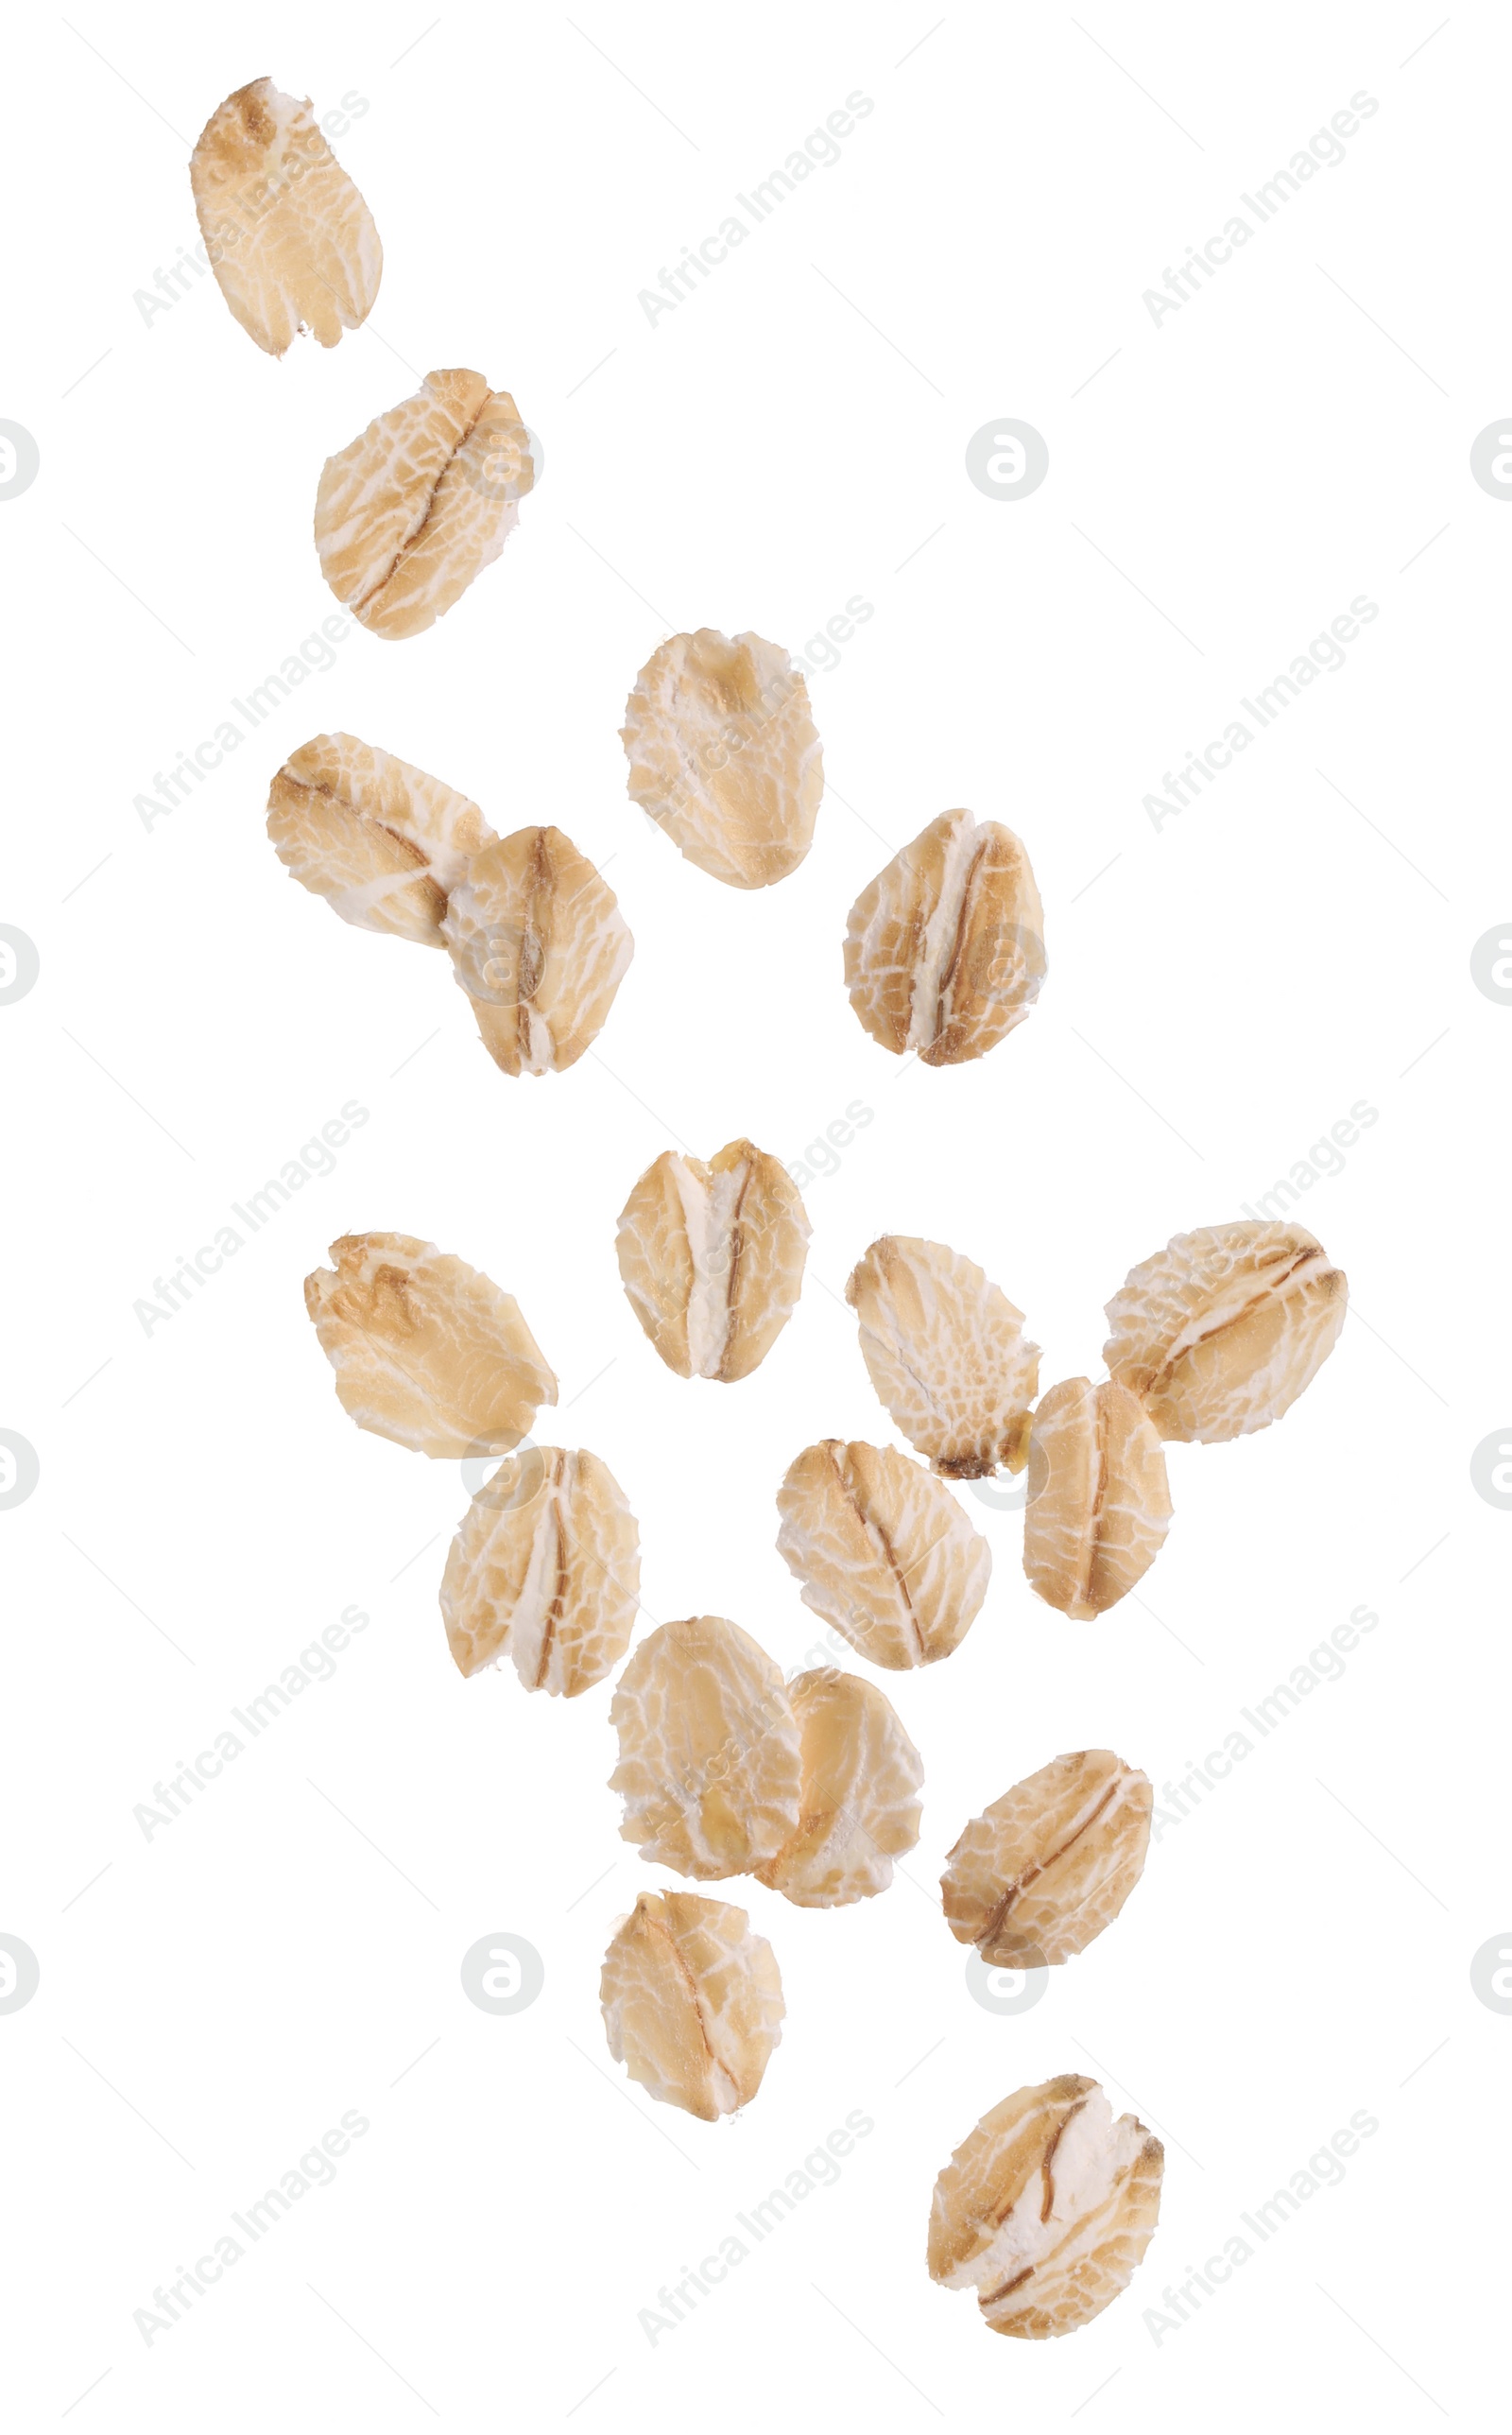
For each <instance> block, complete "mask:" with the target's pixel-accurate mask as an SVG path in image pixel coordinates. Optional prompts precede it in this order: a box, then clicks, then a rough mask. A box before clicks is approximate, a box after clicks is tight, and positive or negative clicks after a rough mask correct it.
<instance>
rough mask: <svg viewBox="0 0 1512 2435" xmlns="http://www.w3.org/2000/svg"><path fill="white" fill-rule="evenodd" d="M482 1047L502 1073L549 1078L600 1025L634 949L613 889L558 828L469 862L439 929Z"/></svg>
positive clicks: (524, 836)
mask: <svg viewBox="0 0 1512 2435" xmlns="http://www.w3.org/2000/svg"><path fill="white" fill-rule="evenodd" d="M442 930H443V933H444V937H445V942H446V944H447V946H449V947H450V949H451V951H452V962H453V965H454V966H455V974H456V979H457V982H458V985H459V986H460V988H461V989H462V990H463V992H464V993H465V994H466V996H467V997H468V999H469V1001H470V1002H471V1004H472V1012H473V1014H474V1016H475V1017H476V1020H477V1027H478V1029H479V1031H480V1032H481V1033H482V1035H483V1045H484V1046H485V1047H486V1048H487V1050H488V1052H489V1055H490V1057H491V1058H492V1060H493V1062H494V1063H495V1064H496V1065H499V1066H502V1067H503V1069H504V1071H505V1073H507V1074H560V1073H564V1072H565V1071H566V1069H567V1067H568V1066H569V1065H576V1062H577V1060H578V1059H579V1057H581V1055H582V1054H583V1051H584V1049H585V1048H588V1047H589V1046H591V1045H592V1044H593V1041H595V1040H596V1039H597V1038H598V1035H599V1033H600V1032H601V1031H602V1029H603V1028H604V1024H605V1021H606V1019H607V1017H608V1014H609V1010H610V1007H611V1006H612V1004H613V1002H614V993H615V991H616V990H617V989H618V988H619V985H620V982H621V981H622V980H623V979H624V977H625V975H626V972H627V970H628V967H629V962H630V958H631V957H632V955H633V954H634V952H635V942H634V941H633V940H632V939H631V937H630V933H629V928H628V925H627V923H626V920H625V917H624V915H623V914H622V913H621V911H620V908H619V904H618V901H617V899H616V897H615V895H614V891H613V889H610V888H609V887H607V886H606V885H605V883H604V881H603V880H602V879H601V878H600V877H599V875H598V872H596V871H595V870H594V868H593V864H592V863H591V862H590V861H589V860H588V857H587V855H582V854H579V853H578V851H577V848H576V846H575V845H574V843H573V841H572V839H571V838H568V837H564V836H563V835H562V833H561V831H560V829H553V828H536V829H517V830H516V831H515V833H514V835H513V837H507V838H498V839H497V840H496V841H495V842H494V843H493V844H491V845H490V846H488V847H487V848H486V849H485V850H484V851H483V852H482V853H480V854H476V855H473V857H472V862H471V863H470V865H469V867H468V870H467V872H466V875H465V877H464V878H463V879H462V881H461V883H460V885H459V886H458V887H456V888H455V889H453V891H452V895H451V899H450V902H449V904H448V907H447V911H446V917H445V920H444V922H443V924H442Z"/></svg>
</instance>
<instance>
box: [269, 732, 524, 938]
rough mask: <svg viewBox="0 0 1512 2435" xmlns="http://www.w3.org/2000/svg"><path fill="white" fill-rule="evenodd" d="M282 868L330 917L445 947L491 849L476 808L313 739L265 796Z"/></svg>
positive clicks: (355, 744)
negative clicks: (469, 879) (460, 889)
mask: <svg viewBox="0 0 1512 2435" xmlns="http://www.w3.org/2000/svg"><path fill="white" fill-rule="evenodd" d="M267 834H268V836H269V837H270V838H271V839H272V841H273V848H274V852H275V853H276V854H277V855H278V858H279V860H280V862H282V863H283V866H284V868H285V869H286V870H287V871H288V872H291V873H292V875H293V876H294V878H296V879H297V880H299V882H300V883H301V887H304V888H307V889H309V890H310V892H311V894H312V895H314V896H323V897H324V899H325V901H326V903H327V904H328V905H329V906H330V907H331V909H332V911H333V912H334V913H339V914H340V916H341V919H342V920H343V922H351V923H352V924H355V926H356V927H357V928H358V929H360V930H381V931H386V932H387V933H389V934H390V935H391V936H392V937H394V938H399V939H414V940H417V941H419V942H420V944H421V946H426V947H444V946H445V944H446V940H445V936H444V934H443V932H442V928H441V924H442V923H443V921H444V919H445V916H446V907H447V901H448V898H449V896H450V894H451V891H452V889H455V887H456V886H457V885H458V883H459V881H460V880H461V879H462V878H463V876H464V874H465V872H466V871H467V868H468V864H469V862H470V861H471V860H472V856H473V855H475V854H479V853H481V852H482V850H483V848H484V847H485V846H490V845H492V844H493V843H494V842H495V840H494V835H493V831H492V830H491V829H490V826H489V824H488V822H487V820H485V819H484V817H483V814H482V813H481V812H480V811H479V809H478V807H477V805H476V803H472V802H470V801H469V799H468V797H467V796H466V795H459V794H458V793H457V791H456V789H455V786H445V785H443V784H442V782H441V780H440V779H439V778H432V777H429V776H427V774H426V772H425V771H424V770H423V769H416V768H413V767H412V766H411V764H410V763H409V762H407V761H401V760H399V759H398V758H397V756H396V755H395V754H394V753H392V752H383V751H379V750H378V749H377V747H376V746H375V745H371V744H364V743H363V742H362V741H361V740H360V738H359V737H357V736H355V735H343V734H335V735H313V736H312V737H311V738H310V741H309V742H308V744H301V746H300V748H299V751H297V752H291V753H290V754H289V757H288V759H287V760H286V761H285V762H284V764H283V768H282V769H280V770H279V771H278V772H277V774H276V776H275V777H274V780H273V783H272V786H271V788H270V789H269V792H268V798H267Z"/></svg>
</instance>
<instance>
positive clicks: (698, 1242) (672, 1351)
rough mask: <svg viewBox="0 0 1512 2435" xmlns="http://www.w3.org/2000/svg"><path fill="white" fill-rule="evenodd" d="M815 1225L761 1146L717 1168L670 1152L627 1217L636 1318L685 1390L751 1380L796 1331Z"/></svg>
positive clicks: (726, 1157)
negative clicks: (687, 1385) (701, 1381)
mask: <svg viewBox="0 0 1512 2435" xmlns="http://www.w3.org/2000/svg"><path fill="white" fill-rule="evenodd" d="M808 1239H809V1221H808V1218H807V1217H806V1215H805V1213H804V1208H803V1203H802V1201H801V1200H799V1191H798V1186H797V1184H796V1183H794V1182H793V1180H792V1178H791V1176H790V1175H789V1174H788V1172H787V1169H786V1167H785V1166H782V1164H781V1163H780V1162H779V1161H778V1160H777V1159H775V1158H772V1157H770V1156H769V1155H768V1154H767V1152H766V1151H765V1150H760V1149H758V1148H756V1146H755V1144H754V1143H753V1142H748V1141H732V1142H727V1143H726V1144H725V1147H724V1148H723V1149H722V1150H720V1151H719V1152H718V1154H717V1156H715V1157H714V1158H713V1159H711V1160H709V1162H708V1163H707V1164H705V1162H704V1161H703V1160H702V1159H700V1158H683V1157H681V1156H680V1155H679V1152H678V1151H676V1150H670V1149H669V1150H663V1152H662V1156H661V1157H660V1158H659V1159H657V1160H656V1161H654V1163H653V1164H652V1165H651V1166H648V1167H647V1168H646V1170H645V1173H644V1175H643V1176H641V1177H640V1178H639V1180H638V1182H637V1183H636V1185H635V1188H634V1190H633V1191H632V1193H631V1194H630V1197H629V1199H628V1200H627V1202H626V1204H625V1206H624V1208H623V1209H622V1210H621V1211H620V1218H619V1235H618V1238H617V1241H616V1244H615V1250H616V1252H617V1254H618V1257H619V1265H620V1275H621V1278H622V1279H623V1280H624V1285H625V1290H626V1293H627V1296H628V1297H629V1302H630V1307H631V1309H632V1310H633V1311H634V1313H635V1316H636V1318H637V1319H638V1320H639V1321H640V1322H641V1325H642V1327H643V1328H644V1330H645V1333H646V1335H647V1336H648V1337H649V1338H650V1339H651V1341H652V1343H653V1344H654V1345H655V1346H656V1349H657V1351H658V1353H660V1355H661V1356H662V1360H663V1361H664V1362H665V1363H666V1365H667V1367H668V1369H669V1370H675V1371H676V1372H677V1373H678V1375H679V1378H718V1379H721V1380H723V1381H725V1382H726V1383H727V1384H728V1383H729V1382H730V1381H732V1380H734V1379H736V1378H746V1377H748V1376H749V1374H750V1373H751V1372H752V1371H753V1370H754V1369H755V1368H756V1366H757V1364H758V1363H759V1362H760V1361H762V1360H763V1359H764V1358H765V1356H766V1354H767V1353H769V1352H770V1350H771V1348H772V1346H773V1344H774V1343H775V1342H776V1340H777V1338H778V1337H779V1336H780V1335H781V1333H782V1329H783V1328H784V1327H785V1326H786V1324H787V1321H788V1320H789V1318H790V1317H791V1315H792V1311H793V1306H794V1304H795V1303H796V1302H797V1301H798V1297H799V1287H801V1285H802V1281H803V1261H804V1256H805V1253H806V1252H807V1248H808Z"/></svg>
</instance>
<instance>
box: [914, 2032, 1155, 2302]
mask: <svg viewBox="0 0 1512 2435" xmlns="http://www.w3.org/2000/svg"><path fill="white" fill-rule="evenodd" d="M1164 2169H1165V2151H1164V2150H1163V2149H1162V2147H1161V2145H1160V2141H1159V2139H1157V2138H1155V2137H1153V2136H1152V2134H1151V2133H1149V2132H1148V2131H1146V2129H1145V2128H1144V2125H1143V2122H1140V2121H1137V2120H1136V2119H1135V2117H1134V2116H1133V2115H1132V2114H1121V2115H1120V2116H1119V2117H1118V2119H1117V2121H1115V2120H1114V2119H1113V2110H1112V2107H1111V2106H1110V2105H1109V2104H1108V2098H1107V2097H1106V2096H1105V2094H1104V2092H1103V2090H1102V2089H1101V2088H1100V2087H1099V2086H1098V2084H1097V2082H1096V2081H1094V2080H1088V2079H1086V2078H1084V2077H1083V2076H1082V2075H1081V2074H1080V2073H1077V2072H1067V2073H1065V2074H1064V2075H1063V2076H1062V2077H1061V2078H1060V2079H1058V2080H1047V2081H1042V2082H1041V2083H1040V2086H1039V2087H1036V2088H1021V2089H1019V2090H1018V2091H1017V2092H1016V2094H1015V2095H1014V2096H1012V2097H1007V2098H1004V2100H1003V2102H1002V2104H1001V2105H995V2106H994V2107H993V2108H992V2111H991V2112H990V2114H985V2115H984V2116H983V2117H982V2119H981V2121H980V2122H979V2123H978V2124H977V2126H976V2128H975V2130H974V2131H973V2132H971V2134H970V2135H969V2137H967V2138H966V2139H963V2141H962V2142H961V2145H960V2146H959V2147H958V2148H957V2149H956V2150H955V2152H954V2155H953V2156H952V2158H951V2161H950V2163H949V2164H948V2165H947V2166H946V2167H945V2169H944V2171H943V2172H942V2173H941V2174H940V2177H939V2179H938V2181H937V2182H936V2185H935V2200H934V2205H933V2207H932V2209H931V2213H930V2222H929V2271H930V2273H931V2274H932V2275H933V2277H934V2279H935V2281H936V2283H942V2284H943V2285H944V2286H945V2287H946V2288H947V2289H948V2290H953V2291H962V2290H968V2291H969V2290H974V2291H975V2293H976V2296H977V2304H978V2305H979V2306H980V2308H981V2311H982V2314H983V2316H984V2317H985V2319H986V2320H987V2323H988V2324H989V2325H990V2326H991V2328H992V2331H993V2332H994V2333H995V2334H1010V2335H1013V2336H1016V2337H1017V2338H1018V2339H1019V2340H1023V2341H1044V2340H1048V2339H1049V2338H1050V2337H1052V2336H1054V2335H1057V2334H1070V2333H1074V2332H1075V2330H1076V2328H1077V2327H1078V2326H1079V2325H1085V2324H1088V2323H1090V2322H1091V2319H1092V2318H1093V2317H1096V2316H1099V2315H1100V2314H1101V2313H1102V2311H1103V2309H1104V2308H1106V2307H1107V2306H1108V2303H1109V2301H1111V2300H1116V2299H1117V2297H1118V2295H1119V2293H1120V2291H1122V2290H1123V2289H1124V2288H1125V2285H1126V2284H1127V2283H1128V2281H1129V2279H1130V2277H1131V2276H1132V2274H1133V2272H1134V2270H1135V2268H1136V2267H1137V2266H1138V2264H1139V2262H1140V2260H1141V2258H1142V2257H1143V2254H1144V2252H1145V2250H1146V2249H1147V2248H1148V2246H1149V2242H1150V2237H1151V2235H1152V2234H1153V2233H1154V2230H1155V2226H1156V2221H1157V2219H1158V2218H1159V2215H1160V2178H1161V2175H1162V2173H1163V2171H1164Z"/></svg>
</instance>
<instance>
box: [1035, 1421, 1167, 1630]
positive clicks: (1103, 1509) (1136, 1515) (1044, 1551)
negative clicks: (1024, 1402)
mask: <svg viewBox="0 0 1512 2435" xmlns="http://www.w3.org/2000/svg"><path fill="white" fill-rule="evenodd" d="M1170 1525H1171V1490H1170V1486H1169V1483H1168V1481H1167V1479H1166V1475H1165V1449H1164V1447H1163V1446H1162V1445H1161V1443H1160V1433H1159V1431H1158V1430H1157V1428H1156V1427H1155V1425H1154V1423H1153V1422H1152V1421H1151V1419H1150V1417H1149V1415H1148V1413H1147V1412H1146V1411H1145V1408H1144V1407H1143V1404H1142V1403H1141V1402H1140V1400H1139V1398H1138V1396H1137V1395H1132V1394H1130V1392H1129V1390H1128V1389H1127V1388H1126V1387H1121V1386H1119V1385H1118V1384H1117V1382H1116V1381H1115V1380H1113V1379H1108V1378H1105V1379H1103V1380H1102V1381H1101V1383H1100V1384H1099V1385H1098V1386H1095V1387H1094V1386H1093V1385H1092V1383H1091V1379H1089V1378H1063V1379H1062V1380H1061V1382H1060V1384H1059V1385H1058V1386H1057V1387H1052V1388H1051V1389H1050V1390H1049V1392H1048V1394H1046V1395H1044V1396H1042V1397H1041V1399H1040V1403H1039V1405H1038V1407H1036V1410H1035V1414H1034V1420H1033V1424H1032V1425H1031V1429H1030V1435H1029V1500H1028V1503H1027V1505H1026V1506H1025V1508H1024V1515H1023V1569H1024V1571H1025V1573H1026V1574H1027V1575H1028V1577H1029V1580H1030V1583H1031V1585H1032V1587H1033V1588H1034V1589H1036V1590H1037V1591H1038V1592H1039V1594H1040V1597H1042V1598H1043V1599H1044V1600H1045V1602H1046V1604H1047V1605H1049V1606H1053V1607H1058V1609H1059V1610H1060V1613H1061V1614H1062V1615H1070V1616H1072V1617H1073V1618H1074V1620H1075V1621H1077V1622H1086V1621H1087V1620H1088V1619H1089V1618H1090V1617H1091V1616H1092V1615H1103V1614H1105V1613H1106V1612H1107V1610H1108V1608H1109V1607H1110V1606H1116V1605H1117V1604H1118V1601H1119V1599H1120V1598H1121V1597H1127V1595H1128V1593H1129V1591H1130V1590H1131V1589H1132V1588H1133V1587H1134V1585H1135V1583H1136V1581H1139V1580H1143V1577H1144V1575H1145V1574H1146V1573H1147V1572H1148V1570H1149V1568H1150V1566H1151V1565H1152V1564H1153V1563H1154V1562H1155V1559H1156V1557H1157V1556H1158V1555H1159V1554H1160V1549H1161V1547H1162V1546H1163V1545H1164V1543H1165V1534H1166V1531H1167V1530H1168V1529H1169V1528H1170Z"/></svg>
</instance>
